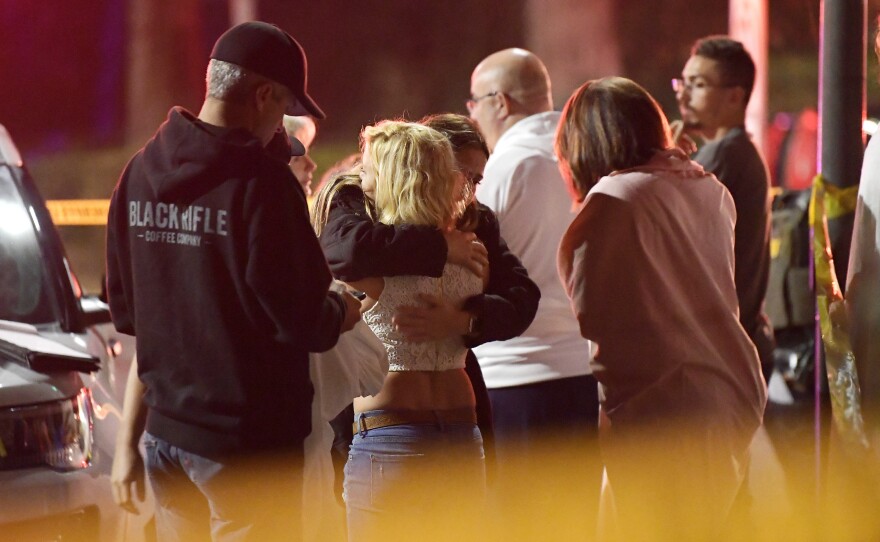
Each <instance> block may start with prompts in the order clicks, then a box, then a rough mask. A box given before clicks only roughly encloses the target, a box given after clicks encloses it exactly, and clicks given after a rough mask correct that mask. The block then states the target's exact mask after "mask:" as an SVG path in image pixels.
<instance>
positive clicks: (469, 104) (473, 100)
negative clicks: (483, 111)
mask: <svg viewBox="0 0 880 542" xmlns="http://www.w3.org/2000/svg"><path fill="white" fill-rule="evenodd" d="M499 94H501V91H499V90H493V91H492V92H490V93H488V94H483V95H482V96H471V98H470V99H469V100H468V101H466V102H465V103H464V105H466V106H467V109H468V111H473V109H474V108H475V107H477V102H479V101H480V100H482V99H483V98H491V97H492V96H497V95H499Z"/></svg>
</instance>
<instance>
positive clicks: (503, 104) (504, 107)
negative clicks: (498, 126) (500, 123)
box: [495, 92, 513, 120]
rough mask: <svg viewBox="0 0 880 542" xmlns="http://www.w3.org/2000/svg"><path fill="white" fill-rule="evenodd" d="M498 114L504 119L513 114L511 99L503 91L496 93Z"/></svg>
mask: <svg viewBox="0 0 880 542" xmlns="http://www.w3.org/2000/svg"><path fill="white" fill-rule="evenodd" d="M495 107H496V108H497V110H498V116H499V117H500V118H501V119H502V120H504V119H506V118H507V117H509V116H510V115H512V114H513V99H512V98H511V97H510V95H509V94H507V93H505V92H499V93H498V100H497V105H496V106H495Z"/></svg>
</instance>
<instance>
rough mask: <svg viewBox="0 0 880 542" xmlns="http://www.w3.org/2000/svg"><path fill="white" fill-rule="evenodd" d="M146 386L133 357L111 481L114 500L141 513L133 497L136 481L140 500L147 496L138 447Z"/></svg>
mask: <svg viewBox="0 0 880 542" xmlns="http://www.w3.org/2000/svg"><path fill="white" fill-rule="evenodd" d="M145 392H146V386H144V384H143V382H141V379H140V378H138V364H137V358H135V359H134V360H132V362H131V368H130V369H129V372H128V380H127V381H126V383H125V399H124V400H123V404H122V420H121V421H120V424H119V432H118V433H117V434H116V448H115V451H114V454H113V467H112V469H111V471H110V484H111V486H112V489H113V500H114V501H116V504H118V505H119V506H121V507H122V508H123V509H124V510H126V511H128V512H131V513H134V514H137V513H138V510H137V508H136V507H135V505H134V501H133V499H132V484H133V485H134V490H135V493H137V497H138V499H139V500H141V501H142V500H143V499H144V462H143V459H142V458H141V455H140V451H139V450H138V442H139V441H140V438H141V434H143V432H144V425H145V424H146V419H147V407H146V405H145V404H144V393H145Z"/></svg>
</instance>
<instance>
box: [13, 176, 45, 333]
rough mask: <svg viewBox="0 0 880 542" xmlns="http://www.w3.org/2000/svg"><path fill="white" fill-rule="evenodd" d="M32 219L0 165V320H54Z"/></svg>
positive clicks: (41, 321)
mask: <svg viewBox="0 0 880 542" xmlns="http://www.w3.org/2000/svg"><path fill="white" fill-rule="evenodd" d="M45 265H46V264H45V263H44V262H43V257H42V252H41V250H40V243H39V240H38V237H37V232H36V230H35V229H34V222H33V220H32V218H31V216H30V213H29V210H28V208H27V207H26V206H25V204H24V201H22V199H21V195H20V194H19V192H18V188H17V186H16V184H15V182H14V181H13V178H12V172H11V170H10V168H9V167H8V166H0V319H3V320H13V321H16V322H24V323H28V324H39V323H45V322H51V321H53V320H55V317H54V312H53V310H52V306H51V301H50V297H49V295H48V294H49V292H48V291H47V290H48V287H47V277H46V274H45V270H44V268H45Z"/></svg>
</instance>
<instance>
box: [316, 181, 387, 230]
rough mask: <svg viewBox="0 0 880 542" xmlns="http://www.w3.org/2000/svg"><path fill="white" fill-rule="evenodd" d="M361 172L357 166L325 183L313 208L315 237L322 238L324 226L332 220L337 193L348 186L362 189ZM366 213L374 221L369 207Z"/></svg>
mask: <svg viewBox="0 0 880 542" xmlns="http://www.w3.org/2000/svg"><path fill="white" fill-rule="evenodd" d="M359 171H360V165H356V166H354V167H352V168H351V169H350V170H349V171H344V172H342V173H336V174H335V175H334V176H333V178H332V179H331V180H330V181H328V182H326V183H324V185H323V186H322V187H321V188H320V189H319V190H318V195H317V196H315V205H314V207H313V208H312V228H314V230H315V235H317V236H318V237H320V236H321V232H322V231H324V226H326V225H327V220H328V219H329V218H330V207H331V204H332V203H333V198H334V197H335V196H336V193H337V192H339V191H340V190H342V189H343V188H345V187H346V186H357V187H358V188H359V189H360V187H361V178H360V175H359V174H358V172H359ZM366 211H367V216H369V217H370V219H374V217H373V215H372V213H371V212H370V206H369V205H367V206H366Z"/></svg>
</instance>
